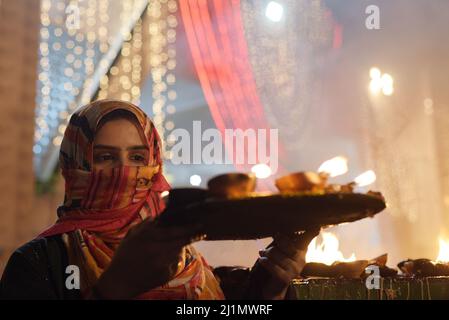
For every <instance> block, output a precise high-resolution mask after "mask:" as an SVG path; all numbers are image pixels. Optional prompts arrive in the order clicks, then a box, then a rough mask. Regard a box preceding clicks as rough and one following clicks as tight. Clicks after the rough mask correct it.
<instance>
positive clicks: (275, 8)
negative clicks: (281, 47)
mask: <svg viewBox="0 0 449 320" xmlns="http://www.w3.org/2000/svg"><path fill="white" fill-rule="evenodd" d="M265 15H266V16H267V18H268V19H270V20H271V21H273V22H279V21H281V19H282V16H283V15H284V8H283V7H282V5H281V4H279V3H278V2H276V1H270V2H269V3H268V5H267V8H266V9H265Z"/></svg>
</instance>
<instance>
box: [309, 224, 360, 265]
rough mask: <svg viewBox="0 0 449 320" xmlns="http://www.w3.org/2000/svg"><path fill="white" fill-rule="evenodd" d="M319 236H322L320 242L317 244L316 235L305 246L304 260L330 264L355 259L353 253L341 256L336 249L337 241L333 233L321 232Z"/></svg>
mask: <svg viewBox="0 0 449 320" xmlns="http://www.w3.org/2000/svg"><path fill="white" fill-rule="evenodd" d="M321 237H322V238H323V241H322V242H321V244H317V238H318V237H316V238H314V239H313V240H312V241H311V242H310V244H309V247H308V248H307V254H306V262H321V263H324V264H327V265H331V264H332V263H334V262H335V261H340V262H351V261H355V260H356V257H355V254H354V253H353V254H352V255H351V256H350V257H349V258H345V257H344V256H343V253H341V252H340V251H339V250H338V246H339V241H338V239H337V237H336V236H335V235H334V234H333V233H331V232H322V233H321Z"/></svg>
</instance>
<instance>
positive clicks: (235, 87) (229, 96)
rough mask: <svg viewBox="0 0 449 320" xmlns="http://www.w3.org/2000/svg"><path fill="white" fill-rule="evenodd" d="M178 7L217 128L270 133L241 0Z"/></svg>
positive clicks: (186, 0)
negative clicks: (254, 68)
mask: <svg viewBox="0 0 449 320" xmlns="http://www.w3.org/2000/svg"><path fill="white" fill-rule="evenodd" d="M179 4H180V11H181V15H182V20H183V23H184V28H185V32H186V35H187V40H188V43H189V47H190V51H191V54H192V57H193V61H194V65H195V69H196V71H197V74H198V78H199V81H200V83H201V87H202V89H203V92H204V95H205V98H206V101H207V103H208V105H209V108H210V112H211V114H212V118H213V120H214V121H215V124H216V126H217V128H218V129H219V130H220V132H221V133H222V135H223V134H224V130H225V129H233V128H234V129H237V128H240V129H242V130H246V129H251V128H252V129H267V130H268V129H269V128H270V126H269V124H268V121H267V119H266V117H265V114H264V109H263V106H262V103H261V101H260V99H259V96H258V94H257V89H256V82H255V80H254V77H253V72H252V68H251V65H250V61H249V57H248V48H247V44H246V40H245V35H244V28H243V24H242V17H241V12H240V0H182V1H179ZM267 132H268V131H267ZM227 147H229V146H227ZM279 150H281V146H279ZM279 158H281V155H280V154H279ZM236 168H238V169H242V170H244V169H248V166H246V165H236Z"/></svg>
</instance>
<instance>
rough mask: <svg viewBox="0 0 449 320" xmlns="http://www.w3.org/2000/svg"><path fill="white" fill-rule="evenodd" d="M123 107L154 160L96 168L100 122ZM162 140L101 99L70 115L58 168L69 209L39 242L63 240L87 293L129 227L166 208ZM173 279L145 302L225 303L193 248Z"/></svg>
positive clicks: (145, 121) (127, 106) (141, 120)
mask: <svg viewBox="0 0 449 320" xmlns="http://www.w3.org/2000/svg"><path fill="white" fill-rule="evenodd" d="M116 110H122V111H127V112H130V113H131V114H132V115H134V116H135V118H136V120H137V122H138V124H137V125H138V127H139V128H140V129H141V133H143V136H144V137H145V140H146V141H145V143H146V147H147V148H148V149H149V151H150V152H149V154H150V157H149V159H147V163H146V164H145V165H144V166H135V167H132V166H120V167H115V168H107V169H97V168H95V167H94V166H93V141H94V137H95V134H96V131H97V130H98V129H99V124H100V123H101V120H102V119H103V118H104V117H105V116H106V115H108V114H109V113H111V112H113V111H116ZM160 150H161V141H160V138H159V135H158V133H157V130H156V128H155V127H154V125H153V123H152V122H151V121H150V119H149V118H148V117H147V115H146V114H145V113H144V112H143V111H142V110H141V109H140V108H138V107H137V106H135V105H133V104H131V103H128V102H124V101H117V100H98V101H95V102H93V103H91V104H89V105H86V106H84V107H82V108H81V109H79V110H78V111H77V112H76V113H74V114H73V115H72V117H71V118H70V122H69V125H68V126H67V129H66V131H65V134H64V139H63V141H62V144H61V150H60V156H59V163H60V166H61V171H62V175H63V177H64V179H65V196H64V204H63V205H62V206H60V207H59V208H58V221H57V222H56V223H55V224H54V225H53V226H52V227H50V228H49V229H47V230H46V231H44V232H43V233H42V234H40V235H39V236H40V237H47V236H52V235H58V234H60V235H62V238H63V240H64V242H65V243H66V246H67V249H68V255H69V261H70V263H71V264H75V265H77V266H79V267H80V271H81V294H82V295H83V296H87V295H88V294H89V292H90V289H91V288H92V286H93V285H94V284H95V282H96V281H97V279H98V278H99V277H100V275H101V274H102V272H103V271H104V270H105V269H106V268H107V267H108V265H109V263H110V262H111V260H112V258H113V255H114V252H115V250H116V248H117V247H118V245H119V244H120V242H121V240H122V239H123V238H124V237H125V236H126V234H127V232H128V231H129V229H130V228H132V227H133V226H135V225H136V224H138V223H140V222H142V221H143V220H145V219H152V220H153V219H155V218H156V217H157V216H158V215H159V214H160V213H161V212H162V211H163V209H164V202H163V201H162V198H161V193H162V192H163V191H167V190H169V189H170V186H169V184H168V182H167V181H166V180H165V178H164V176H163V174H162V160H161V155H160ZM183 252H184V254H183V257H182V260H181V261H180V263H179V264H178V266H179V267H178V271H177V273H176V275H175V277H174V278H173V279H172V280H171V281H170V282H169V283H167V284H165V285H163V286H161V287H160V288H156V289H153V290H151V291H149V292H146V293H144V294H142V295H141V296H139V297H136V298H140V299H222V298H223V293H222V291H221V289H220V287H219V285H218V282H217V280H216V279H215V277H214V275H213V273H212V271H211V269H210V267H209V266H208V265H207V263H206V261H205V260H204V259H203V258H202V257H201V255H200V254H199V253H198V252H196V251H195V249H194V248H193V247H192V246H188V247H186V250H184V251H183Z"/></svg>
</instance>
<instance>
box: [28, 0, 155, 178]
mask: <svg viewBox="0 0 449 320" xmlns="http://www.w3.org/2000/svg"><path fill="white" fill-rule="evenodd" d="M148 2H149V0H124V1H113V2H111V1H107V0H71V1H64V0H43V1H42V2H41V29H40V46H39V72H38V84H37V87H38V95H37V98H36V100H37V101H36V103H37V108H36V129H35V144H34V147H33V151H34V167H35V172H36V175H37V177H38V179H39V180H47V179H48V178H49V177H50V176H51V174H52V172H53V170H54V167H55V164H56V162H57V158H58V152H59V145H60V143H61V141H62V137H63V133H64V131H65V128H66V126H67V123H68V120H69V118H70V115H71V114H72V113H73V112H74V111H75V110H76V109H77V108H78V107H80V106H81V105H84V104H86V103H89V102H90V101H92V99H93V98H94V97H95V94H96V93H97V91H98V89H99V93H98V95H97V97H103V98H106V97H112V96H113V92H112V91H113V90H110V89H111V88H109V87H112V88H113V86H111V82H112V84H113V83H114V81H115V79H114V78H113V77H111V75H113V74H114V73H115V72H117V71H118V70H117V69H118V68H121V69H120V70H123V71H124V72H126V75H125V76H126V78H125V76H124V77H123V78H122V81H121V85H120V86H119V87H118V88H117V92H118V93H119V94H120V96H119V98H122V99H124V100H129V101H133V102H136V103H138V102H139V99H140V84H141V79H142V74H141V73H140V71H141V72H144V71H143V70H139V68H141V66H140V65H139V64H140V62H141V61H142V60H144V58H143V57H142V56H141V54H140V52H141V51H142V42H143V40H142V34H143V33H144V32H143V29H142V20H141V16H142V13H143V12H144V10H145V9H146V7H147V6H148ZM151 2H152V1H151ZM117 13H120V22H118V19H117V17H116V15H117ZM131 32H132V35H133V37H132V38H130V35H131ZM127 53H128V54H129V56H130V58H129V60H128V61H127V60H126V57H125V59H122V58H123V57H124V56H125V55H127ZM117 56H119V59H118V60H119V61H120V62H121V65H120V66H116V65H113V64H114V61H116V60H117Z"/></svg>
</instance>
